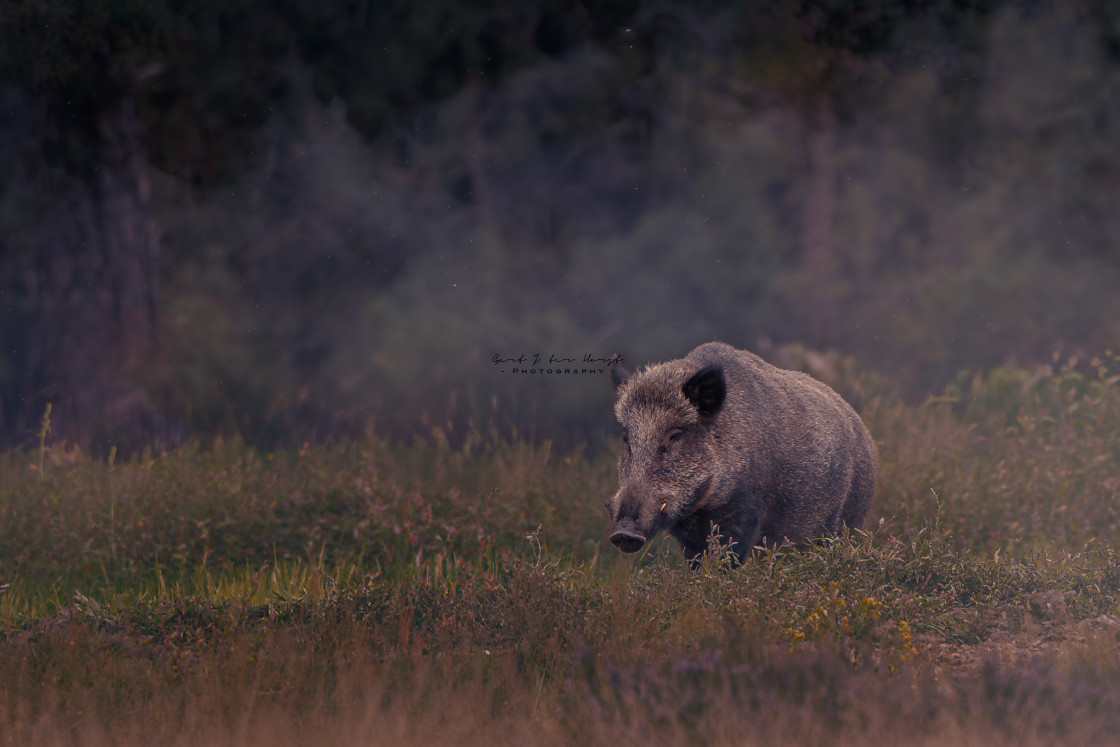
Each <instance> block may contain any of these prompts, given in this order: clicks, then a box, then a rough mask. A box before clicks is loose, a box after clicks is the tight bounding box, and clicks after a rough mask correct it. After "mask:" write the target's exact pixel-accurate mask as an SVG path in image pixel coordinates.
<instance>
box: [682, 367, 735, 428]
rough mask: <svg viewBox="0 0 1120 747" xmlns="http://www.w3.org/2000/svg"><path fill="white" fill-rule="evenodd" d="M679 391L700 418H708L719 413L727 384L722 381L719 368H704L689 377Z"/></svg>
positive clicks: (721, 370) (725, 394) (721, 372)
mask: <svg viewBox="0 0 1120 747" xmlns="http://www.w3.org/2000/svg"><path fill="white" fill-rule="evenodd" d="M681 391H682V392H683V393H684V396H685V397H688V401H689V402H691V403H692V404H694V405H696V409H697V410H699V411H700V417H702V418H710V417H712V416H713V415H715V414H716V413H717V412H719V408H721V407H722V406H723V398H724V397H725V396H727V384H726V383H725V382H724V380H723V368H722V367H721V366H715V365H710V366H704V367H703V368H701V369H700V370H699V371H697V372H696V373H694V374H692V376H690V377H689V379H688V381H686V382H685V383H684V386H682V387H681Z"/></svg>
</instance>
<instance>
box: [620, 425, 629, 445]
mask: <svg viewBox="0 0 1120 747" xmlns="http://www.w3.org/2000/svg"><path fill="white" fill-rule="evenodd" d="M622 443H624V444H628V443H630V431H628V430H626V429H625V428H624V429H623V430H622Z"/></svg>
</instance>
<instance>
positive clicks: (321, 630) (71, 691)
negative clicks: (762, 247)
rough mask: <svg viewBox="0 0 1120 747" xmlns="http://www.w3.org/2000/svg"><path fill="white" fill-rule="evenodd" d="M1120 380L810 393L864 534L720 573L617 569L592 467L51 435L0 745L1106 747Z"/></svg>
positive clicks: (23, 555) (8, 575)
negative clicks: (856, 421) (137, 450)
mask: <svg viewBox="0 0 1120 747" xmlns="http://www.w3.org/2000/svg"><path fill="white" fill-rule="evenodd" d="M1115 371H1116V360H1115V359H1114V358H1113V357H1111V356H1104V357H1102V358H1101V359H1094V360H1092V361H1080V362H1079V361H1061V362H1058V361H1055V365H1054V366H1052V367H1046V368H1041V369H1038V370H1018V369H999V370H993V371H990V372H986V373H983V374H977V375H975V376H964V377H961V379H960V380H959V382H958V384H956V385H955V386H953V387H951V388H950V389H949V390H947V392H946V394H945V396H943V397H938V398H934V399H931V400H930V401H928V402H926V403H924V404H921V405H914V404H907V403H904V402H902V401H900V400H898V399H897V398H893V397H889V396H885V395H879V394H876V386H875V384H874V382H873V380H872V379H870V378H869V377H866V376H862V377H861V376H855V377H854V378H851V379H850V380H847V381H838V382H833V383H835V384H836V385H837V386H838V387H840V388H841V389H842V390H846V392H847V393H848V395H849V396H850V397H851V398H852V399H853V400H857V401H858V402H859V404H860V410H861V414H862V415H863V416H864V418H865V419H866V421H867V423H868V425H869V427H870V429H871V431H872V434H873V435H874V436H875V438H876V441H877V443H878V445H879V448H880V452H881V462H882V474H881V480H880V486H879V492H878V495H877V498H876V503H875V504H874V506H873V508H872V512H871V514H870V516H869V517H868V520H867V524H866V526H865V528H864V531H861V532H856V533H853V534H852V535H851V536H846V537H843V538H840V539H837V540H835V541H827V542H823V543H821V544H820V545H818V546H814V547H811V548H808V549H804V550H799V551H782V552H776V553H769V554H766V555H764V556H762V557H760V558H758V559H756V560H754V561H753V562H749V563H746V564H745V565H743V566H742V567H740V568H735V569H733V568H730V567H729V564H728V562H727V558H726V557H725V555H724V554H723V553H721V552H720V551H719V550H718V547H715V546H713V552H712V553H711V554H710V555H709V556H708V557H707V559H706V560H705V562H704V564H703V566H702V567H701V568H700V569H698V570H695V571H693V570H690V569H688V568H687V566H686V564H685V563H683V562H682V560H681V558H680V551H679V548H677V547H676V546H674V545H672V544H671V542H669V541H663V542H660V543H655V544H654V545H653V546H652V547H651V549H649V550H648V551H647V552H645V553H642V554H641V555H640V556H639V557H636V558H631V557H624V556H621V555H620V554H618V553H617V551H615V550H614V548H612V547H610V545H609V544H607V543H606V541H605V535H606V528H607V517H606V513H605V511H604V510H603V508H602V505H601V504H602V502H603V500H605V499H606V498H607V497H608V496H609V495H610V493H611V492H612V491H613V490H614V489H615V487H616V476H615V472H614V455H613V454H611V453H602V454H586V453H584V452H582V451H579V450H577V451H573V452H559V451H558V450H555V449H553V448H552V447H551V446H550V445H549V444H548V443H540V444H533V443H529V442H526V441H511V440H505V439H503V438H501V437H500V436H499V435H498V434H496V433H491V434H488V435H484V434H480V433H471V434H465V435H462V436H459V435H456V434H448V433H444V432H442V431H440V430H433V431H432V432H431V433H430V434H429V436H428V437H427V438H423V439H417V440H415V441H414V442H411V443H407V442H402V441H399V440H386V439H383V438H380V437H378V436H377V435H376V434H373V433H371V434H369V435H367V436H366V437H364V438H359V439H353V440H349V441H346V442H340V443H333V444H320V445H307V446H304V447H303V448H299V449H293V450H289V451H275V452H272V451H262V450H260V449H256V448H252V447H250V446H248V445H246V444H244V443H241V442H239V441H236V440H233V441H231V440H225V441H216V442H213V443H210V444H206V445H205V446H203V445H200V444H197V443H193V444H190V445H188V446H186V447H183V448H179V449H177V450H174V451H171V452H168V453H162V452H161V453H144V454H138V455H135V456H133V457H132V458H130V459H128V460H127V461H117V460H116V459H115V458H111V459H109V460H104V459H97V460H95V459H93V458H91V457H89V456H87V455H85V454H83V453H81V452H79V451H78V450H76V449H74V448H72V447H67V446H66V445H65V444H54V443H51V441H50V438H49V433H47V432H44V434H43V436H44V438H43V444H42V448H41V449H31V450H25V451H15V452H11V453H8V454H6V455H4V456H3V457H0V744H2V745H29V744H78V745H103V744H104V745H107V744H123V745H133V744H151V743H157V742H158V743H161V744H167V745H178V744H182V745H186V744H203V743H205V744H218V745H221V744H255V743H266V742H267V743H269V744H276V745H289V744H291V745H295V744H301V745H303V744H331V745H364V744H431V743H433V742H434V741H435V740H436V739H439V740H441V741H442V742H443V743H449V744H476V743H485V744H524V743H530V744H576V743H579V744H590V745H596V744H615V743H618V742H619V741H620V740H626V741H643V742H650V743H656V744H669V743H674V744H677V743H679V744H701V743H705V744H769V743H776V742H779V741H780V742H783V743H793V744H819V743H830V744H856V743H867V742H868V741H869V740H870V741H871V742H873V743H874V742H882V741H884V740H886V739H894V740H901V741H905V742H908V743H915V744H942V743H953V744H966V745H967V744H986V745H987V744H997V745H999V744H1027V745H1032V744H1053V743H1056V742H1058V741H1059V740H1060V741H1062V743H1067V744H1088V743H1094V744H1109V743H1116V742H1117V740H1120V737H1118V736H1117V735H1120V645H1118V642H1117V639H1118V637H1120V603H1118V595H1120V558H1118V557H1117V555H1116V548H1117V547H1118V546H1120V518H1118V513H1120V502H1118V500H1117V499H1118V497H1120V496H1118V492H1120V470H1117V468H1116V465H1117V464H1120V429H1117V427H1116V425H1117V423H1120V377H1117V376H1116V374H1115ZM114 456H115V455H114Z"/></svg>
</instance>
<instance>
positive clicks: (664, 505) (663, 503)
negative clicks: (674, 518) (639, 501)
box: [661, 501, 669, 513]
mask: <svg viewBox="0 0 1120 747" xmlns="http://www.w3.org/2000/svg"><path fill="white" fill-rule="evenodd" d="M668 510H669V501H661V513H666V512H667V511H668Z"/></svg>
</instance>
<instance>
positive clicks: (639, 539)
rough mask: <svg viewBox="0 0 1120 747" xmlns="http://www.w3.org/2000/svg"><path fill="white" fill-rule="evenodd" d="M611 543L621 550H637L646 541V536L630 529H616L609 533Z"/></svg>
mask: <svg viewBox="0 0 1120 747" xmlns="http://www.w3.org/2000/svg"><path fill="white" fill-rule="evenodd" d="M611 543H612V544H613V545H614V546H615V547H617V548H618V549H619V550H622V551H623V552H637V551H638V550H641V549H642V545H644V544H645V543H646V538H645V537H643V536H642V535H640V534H638V533H637V532H635V531H633V530H632V529H617V530H615V531H614V532H612V533H611Z"/></svg>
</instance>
